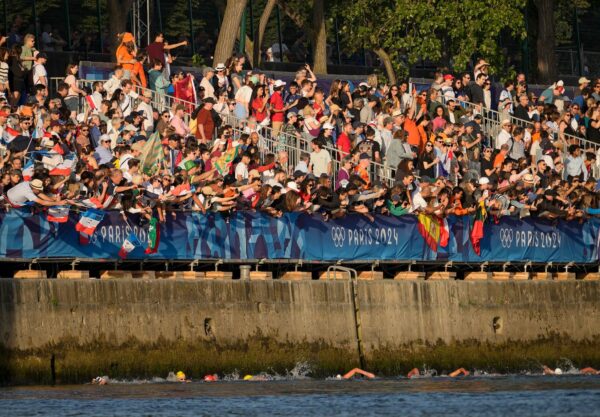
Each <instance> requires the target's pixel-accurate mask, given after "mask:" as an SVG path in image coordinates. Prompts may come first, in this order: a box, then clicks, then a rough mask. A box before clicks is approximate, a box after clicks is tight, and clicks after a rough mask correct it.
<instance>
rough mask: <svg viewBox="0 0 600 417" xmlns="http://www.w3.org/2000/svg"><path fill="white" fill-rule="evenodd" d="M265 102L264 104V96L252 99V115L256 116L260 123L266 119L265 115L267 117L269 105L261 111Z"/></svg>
mask: <svg viewBox="0 0 600 417" xmlns="http://www.w3.org/2000/svg"><path fill="white" fill-rule="evenodd" d="M263 104H264V99H263V98H262V97H256V98H255V99H254V100H253V101H252V115H253V116H254V117H256V121H257V122H258V123H260V122H262V121H263V120H265V117H267V107H266V106H265V108H264V110H263V111H259V109H260V108H261V107H262V105H263Z"/></svg>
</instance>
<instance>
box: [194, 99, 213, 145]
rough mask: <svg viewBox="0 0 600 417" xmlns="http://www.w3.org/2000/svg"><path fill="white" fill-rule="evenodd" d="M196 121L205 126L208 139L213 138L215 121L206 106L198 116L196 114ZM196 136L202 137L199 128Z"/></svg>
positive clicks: (205, 134)
mask: <svg viewBox="0 0 600 417" xmlns="http://www.w3.org/2000/svg"><path fill="white" fill-rule="evenodd" d="M196 122H197V123H198V126H200V125H202V126H204V137H205V138H206V140H212V139H213V131H214V130H215V122H214V121H213V118H212V113H211V112H210V110H206V109H205V108H204V107H203V108H202V109H200V111H199V112H198V116H196ZM196 138H198V139H202V137H201V136H200V132H199V131H198V130H196Z"/></svg>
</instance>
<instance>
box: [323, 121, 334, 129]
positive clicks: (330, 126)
mask: <svg viewBox="0 0 600 417" xmlns="http://www.w3.org/2000/svg"><path fill="white" fill-rule="evenodd" d="M323 129H331V130H333V129H335V126H334V125H332V124H331V123H329V122H326V123H325V124H324V125H323Z"/></svg>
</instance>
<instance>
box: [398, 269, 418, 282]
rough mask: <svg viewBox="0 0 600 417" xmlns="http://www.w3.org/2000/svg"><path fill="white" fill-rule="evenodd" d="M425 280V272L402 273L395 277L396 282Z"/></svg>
mask: <svg viewBox="0 0 600 417" xmlns="http://www.w3.org/2000/svg"><path fill="white" fill-rule="evenodd" d="M423 279H425V272H416V271H402V272H398V273H397V274H396V275H394V280H397V281H405V280H406V281H412V280H423Z"/></svg>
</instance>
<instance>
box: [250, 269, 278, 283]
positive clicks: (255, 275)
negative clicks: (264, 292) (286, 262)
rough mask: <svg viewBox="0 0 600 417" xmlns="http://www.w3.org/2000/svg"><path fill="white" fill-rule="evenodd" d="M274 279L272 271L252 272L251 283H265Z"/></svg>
mask: <svg viewBox="0 0 600 417" xmlns="http://www.w3.org/2000/svg"><path fill="white" fill-rule="evenodd" d="M270 279H273V273H272V272H271V271H250V280H251V281H265V280H270Z"/></svg>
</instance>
